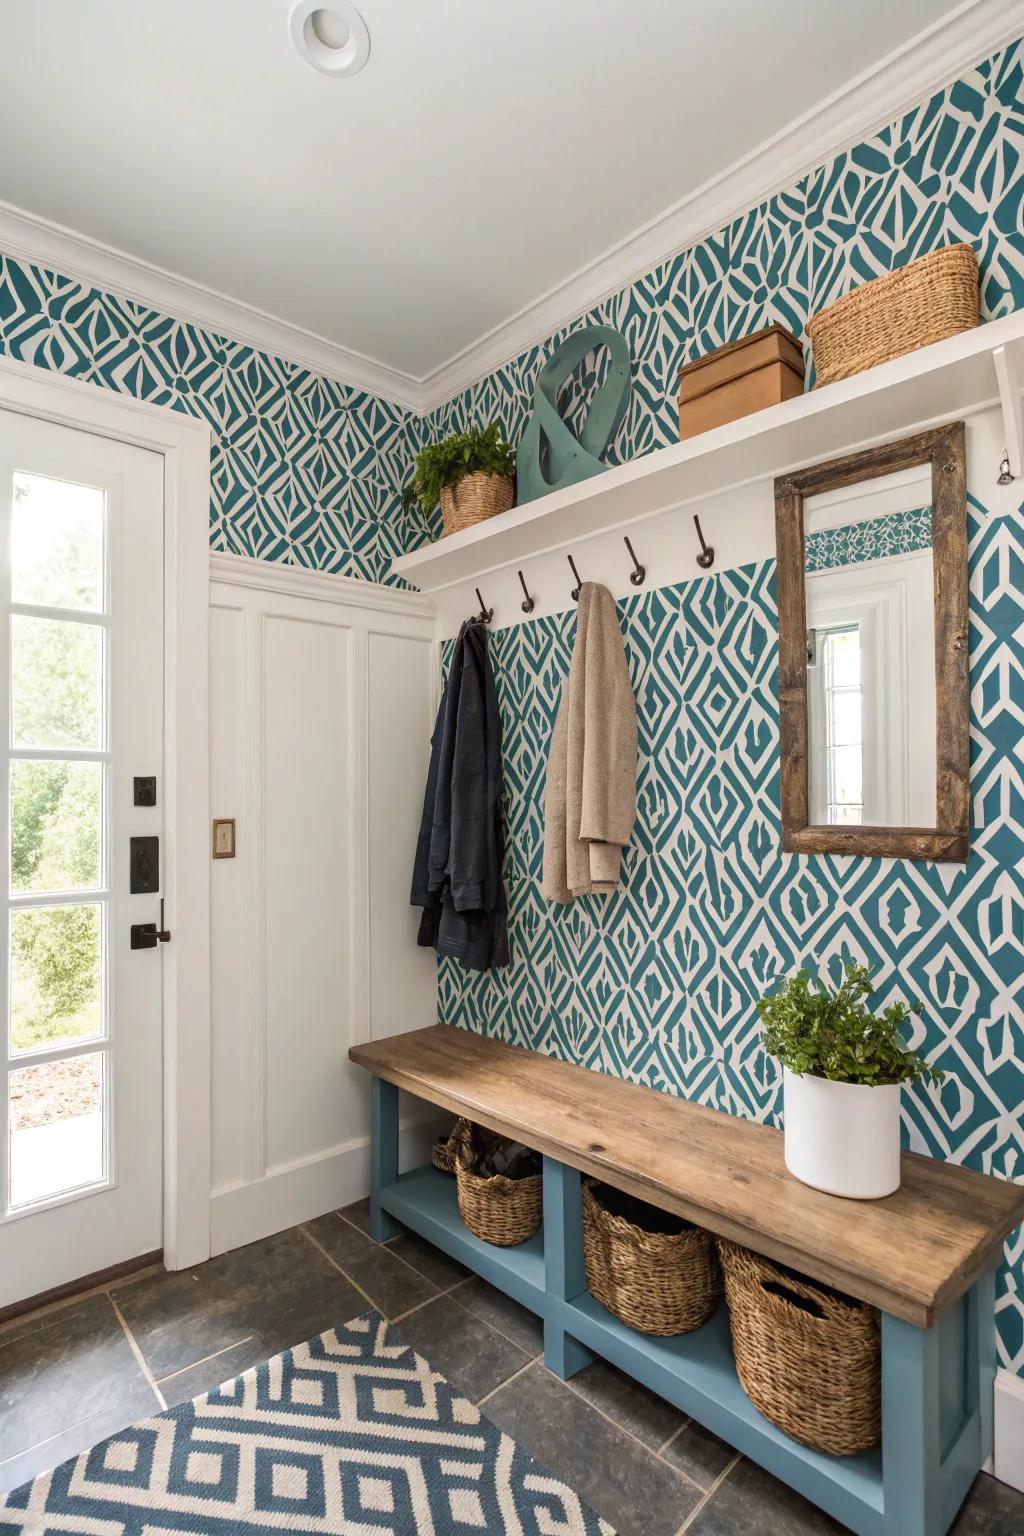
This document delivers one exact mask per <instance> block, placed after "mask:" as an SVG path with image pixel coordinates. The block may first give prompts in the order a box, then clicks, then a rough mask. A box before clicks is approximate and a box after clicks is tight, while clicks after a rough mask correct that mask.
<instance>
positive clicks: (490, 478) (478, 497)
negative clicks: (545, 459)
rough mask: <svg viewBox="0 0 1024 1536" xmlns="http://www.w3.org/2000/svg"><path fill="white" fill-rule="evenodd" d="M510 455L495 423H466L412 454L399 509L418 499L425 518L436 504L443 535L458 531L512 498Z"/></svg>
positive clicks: (500, 508)
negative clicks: (462, 429)
mask: <svg viewBox="0 0 1024 1536" xmlns="http://www.w3.org/2000/svg"><path fill="white" fill-rule="evenodd" d="M515 464H516V456H515V452H514V450H513V449H512V448H511V447H510V446H509V444H508V443H507V442H506V441H505V439H504V438H503V437H502V435H501V425H500V423H499V422H497V421H492V422H491V424H490V426H488V427H470V428H469V430H468V431H466V432H459V433H457V434H456V435H455V436H454V437H446V438H445V439H444V441H443V442H440V443H428V444H427V446H426V447H425V448H421V449H420V452H419V453H418V454H417V455H416V468H415V472H414V474H413V478H412V480H411V481H410V483H409V484H408V485H407V486H406V488H405V491H404V492H403V501H404V503H405V508H406V510H407V511H408V509H409V508H410V507H411V506H413V505H414V503H416V502H419V505H420V508H421V510H422V512H423V514H424V516H425V517H429V516H430V514H431V513H432V512H433V510H434V508H435V507H436V506H437V505H438V503H439V502H440V505H441V519H442V522H443V523H444V531H445V534H446V535H447V534H449V533H458V532H459V531H460V530H461V529H463V528H470V527H472V525H473V524H474V523H482V522H484V521H485V520H486V519H487V518H489V517H494V516H495V514H496V513H498V512H507V511H508V509H509V507H510V506H511V505H512V502H513V500H514V497H515V482H514V480H513V478H512V477H513V474H514V472H515Z"/></svg>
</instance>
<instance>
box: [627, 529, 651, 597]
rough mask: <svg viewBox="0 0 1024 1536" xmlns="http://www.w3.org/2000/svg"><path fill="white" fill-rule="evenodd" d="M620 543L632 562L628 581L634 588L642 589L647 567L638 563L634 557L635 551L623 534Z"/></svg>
mask: <svg viewBox="0 0 1024 1536" xmlns="http://www.w3.org/2000/svg"><path fill="white" fill-rule="evenodd" d="M622 542H623V544H625V546H626V548H627V549H628V550H629V558H630V559H631V560H632V562H633V569H632V570H631V571H630V573H629V579H630V581H631V582H632V583H633V585H634V587H642V586H643V584H644V582H645V581H646V580H647V567H646V566H645V565H641V564H640V561H639V560H638V559H637V557H636V550H635V549H634V548H633V546H632V544H631V543H630V541H629V539H627V538H626V536H625V534H623V536H622Z"/></svg>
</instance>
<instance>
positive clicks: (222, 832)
mask: <svg viewBox="0 0 1024 1536" xmlns="http://www.w3.org/2000/svg"><path fill="white" fill-rule="evenodd" d="M234 856H235V818H234V817H233V816H219V817H217V818H216V819H215V820H214V823H213V857H214V858H215V859H233V858H234Z"/></svg>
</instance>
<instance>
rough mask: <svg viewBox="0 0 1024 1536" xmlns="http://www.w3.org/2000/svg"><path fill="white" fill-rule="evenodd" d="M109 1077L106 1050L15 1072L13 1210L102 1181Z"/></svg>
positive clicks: (11, 1089)
mask: <svg viewBox="0 0 1024 1536" xmlns="http://www.w3.org/2000/svg"><path fill="white" fill-rule="evenodd" d="M104 1077H105V1072H104V1060H103V1053H102V1051H96V1052H93V1053H91V1054H89V1055H88V1056H73V1057H71V1058H70V1059H67V1060H63V1061H60V1060H58V1061H45V1062H40V1063H38V1064H36V1065H35V1066H31V1067H19V1068H16V1069H15V1070H14V1071H12V1072H11V1074H10V1077H9V1078H8V1091H9V1100H8V1106H7V1108H8V1124H9V1127H10V1130H9V1137H10V1159H9V1162H8V1168H9V1170H10V1171H9V1175H8V1180H9V1186H10V1187H9V1191H8V1201H9V1205H10V1207H11V1209H12V1210H16V1209H17V1208H18V1207H19V1206H26V1205H32V1204H34V1203H35V1202H36V1201H38V1200H47V1199H50V1198H51V1197H52V1196H54V1195H63V1194H66V1193H68V1192H69V1191H70V1190H76V1189H82V1188H85V1187H86V1186H88V1185H90V1184H100V1183H102V1182H103V1178H104V1168H103V1162H104V1156H103V1093H104Z"/></svg>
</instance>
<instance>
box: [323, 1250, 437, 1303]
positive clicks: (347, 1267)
mask: <svg viewBox="0 0 1024 1536" xmlns="http://www.w3.org/2000/svg"><path fill="white" fill-rule="evenodd" d="M341 1267H342V1271H343V1273H344V1274H345V1275H346V1276H347V1277H348V1278H349V1279H350V1280H351V1281H352V1282H353V1283H354V1284H355V1285H357V1286H358V1287H359V1289H360V1290H361V1291H362V1292H363V1294H364V1295H365V1296H367V1297H368V1298H369V1300H370V1302H371V1303H372V1304H373V1306H375V1307H376V1308H377V1310H378V1312H383V1314H384V1316H385V1317H401V1316H402V1314H403V1313H404V1312H409V1311H411V1309H412V1308H413V1307H420V1306H422V1305H423V1303H424V1302H425V1301H430V1299H431V1297H433V1296H437V1295H439V1294H440V1293H439V1292H438V1289H437V1286H436V1285H431V1283H430V1281H429V1280H427V1279H425V1278H424V1277H423V1275H421V1274H420V1273H419V1271H418V1270H415V1269H413V1268H412V1267H411V1266H410V1265H408V1264H406V1263H404V1262H403V1260H402V1259H400V1258H398V1257H397V1256H396V1255H395V1254H393V1253H390V1252H389V1251H388V1249H387V1248H382V1247H380V1246H379V1245H378V1244H377V1243H371V1244H370V1246H369V1247H368V1248H364V1249H363V1250H362V1251H361V1252H359V1253H354V1254H352V1255H351V1257H350V1258H347V1259H345V1260H344V1262H343V1263H342V1266H341ZM363 1310H364V1311H365V1310H366V1303H365V1302H364V1305H363Z"/></svg>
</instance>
